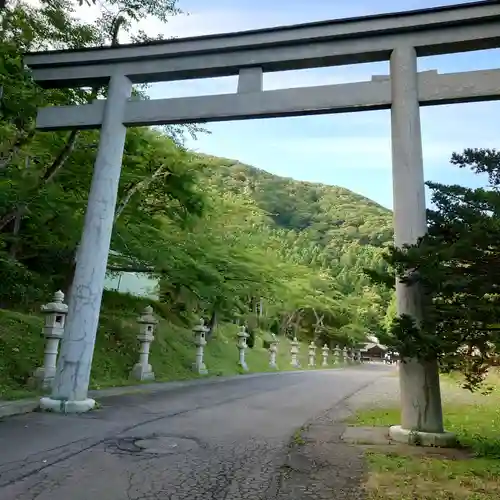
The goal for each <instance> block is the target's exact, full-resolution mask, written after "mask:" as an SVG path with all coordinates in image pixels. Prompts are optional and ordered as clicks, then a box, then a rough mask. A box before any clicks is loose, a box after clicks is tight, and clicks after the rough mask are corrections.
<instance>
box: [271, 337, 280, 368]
mask: <svg viewBox="0 0 500 500" xmlns="http://www.w3.org/2000/svg"><path fill="white" fill-rule="evenodd" d="M271 337H272V340H271V342H270V346H269V367H270V368H273V369H275V370H277V369H278V365H277V364H276V353H277V352H278V339H277V338H276V335H275V334H274V333H272V334H271Z"/></svg>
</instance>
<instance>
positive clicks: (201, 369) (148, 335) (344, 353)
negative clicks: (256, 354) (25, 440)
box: [34, 291, 361, 389]
mask: <svg viewBox="0 0 500 500" xmlns="http://www.w3.org/2000/svg"><path fill="white" fill-rule="evenodd" d="M41 311H42V313H43V315H44V327H43V335H44V337H45V339H46V344H45V355H44V363H43V366H42V367H40V368H38V369H37V370H36V371H35V373H34V379H35V381H36V383H37V385H38V386H39V387H42V388H44V389H49V388H50V387H51V386H52V382H53V380H54V377H55V374H56V366H57V354H58V350H59V341H60V340H61V338H62V337H63V335H64V326H65V322H66V316H67V314H68V306H67V305H66V304H65V303H64V293H63V292H61V291H58V292H56V293H55V294H54V298H53V301H52V302H50V303H48V304H45V305H44V306H42V308H41ZM137 323H138V324H139V334H138V335H137V340H138V341H139V343H140V349H139V360H138V362H137V363H136V364H135V365H134V367H133V368H132V372H131V376H132V377H133V378H135V379H137V380H141V381H148V380H149V381H152V380H154V379H155V375H154V372H153V369H152V367H151V364H150V363H149V351H150V346H151V343H152V342H153V340H154V331H155V328H156V326H157V324H158V320H157V319H156V318H155V316H154V314H153V308H152V307H151V306H147V307H146V308H145V309H144V311H143V313H142V315H141V316H140V317H139V318H138V319H137ZM208 330H209V329H208V328H207V327H206V326H205V324H204V321H203V320H200V323H199V324H198V325H196V326H195V327H194V328H193V334H194V345H195V347H196V354H195V360H194V363H193V366H192V369H193V371H195V372H196V373H198V374H200V375H206V374H207V373H208V370H207V367H206V366H205V362H204V351H205V346H206V344H207V340H206V334H207V333H208ZM248 337H249V334H248V333H247V331H246V327H245V326H241V327H240V328H239V330H238V334H237V339H238V340H237V344H236V345H237V348H238V366H239V367H240V368H241V370H242V371H244V372H247V371H248V370H249V368H248V365H247V362H246V350H247V348H248V345H247V339H248ZM269 344H270V345H269V349H268V351H269V367H270V368H272V369H275V370H277V369H278V364H277V352H278V339H277V338H276V336H275V335H274V334H272V340H271V342H270V343H269ZM290 345H291V348H290V354H291V365H292V366H293V367H295V368H300V362H299V359H298V356H299V341H298V340H297V338H294V339H293V340H292V341H291V342H290ZM316 350H317V346H316V345H315V343H314V342H311V343H310V344H309V347H308V367H309V368H313V367H315V366H316ZM329 353H330V349H329V348H328V346H327V345H326V344H325V345H324V346H323V347H322V348H321V356H322V363H321V366H323V367H326V366H328V356H329ZM333 353H334V357H335V361H336V362H345V361H357V362H360V361H361V355H360V352H359V351H357V352H356V353H354V352H352V351H350V352H349V351H348V350H347V349H346V348H344V349H343V350H340V348H338V347H336V348H335V349H334V350H333Z"/></svg>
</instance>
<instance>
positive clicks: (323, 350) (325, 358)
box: [321, 344, 330, 366]
mask: <svg viewBox="0 0 500 500" xmlns="http://www.w3.org/2000/svg"><path fill="white" fill-rule="evenodd" d="M329 352H330V349H328V346H327V345H326V344H325V345H324V346H323V347H322V348H321V355H322V356H323V363H321V366H328V353H329Z"/></svg>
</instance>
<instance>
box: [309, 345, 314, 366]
mask: <svg viewBox="0 0 500 500" xmlns="http://www.w3.org/2000/svg"><path fill="white" fill-rule="evenodd" d="M308 366H309V367H310V368H313V367H315V366H316V344H315V343H314V342H311V343H310V344H309V363H308Z"/></svg>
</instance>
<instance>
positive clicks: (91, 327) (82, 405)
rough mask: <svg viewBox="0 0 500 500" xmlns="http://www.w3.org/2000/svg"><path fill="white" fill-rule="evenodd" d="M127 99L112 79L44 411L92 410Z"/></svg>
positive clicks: (117, 78)
mask: <svg viewBox="0 0 500 500" xmlns="http://www.w3.org/2000/svg"><path fill="white" fill-rule="evenodd" d="M131 93H132V82H131V81H130V80H129V79H128V78H127V77H126V76H123V75H120V74H117V75H114V76H113V77H112V78H111V80H110V82H109V87H108V96H107V100H106V102H105V105H104V114H103V121H102V127H101V133H100V140H99V148H98V150H97V158H96V161H95V165H94V173H93V175H92V183H91V186H90V193H89V198H88V202H87V211H86V213H85V222H84V226H83V234H82V239H81V245H80V249H79V252H78V258H77V262H76V269H75V276H74V279H73V286H72V289H71V297H70V301H69V304H68V307H69V309H68V316H67V320H66V328H65V334H64V337H63V339H62V342H61V350H60V354H59V358H58V362H57V371H56V375H55V378H54V382H53V386H52V387H53V389H52V395H51V396H50V397H47V398H41V400H40V407H41V408H42V409H45V410H51V411H56V412H63V413H80V412H85V411H88V410H91V409H92V408H94V406H95V401H94V400H93V399H90V398H89V397H88V395H87V393H88V388H89V381H90V370H91V368H92V357H93V354H94V344H95V337H96V333H97V326H98V322H99V311H100V309H101V300H102V292H103V289H104V278H105V275H106V267H107V262H108V252H109V246H110V242H111V232H112V230H113V220H114V216H115V208H116V199H117V195H118V184H119V182H120V173H121V166H122V158H123V148H124V145H125V134H126V128H125V125H123V117H124V111H125V107H126V104H127V101H128V99H129V98H130V95H131ZM75 112H76V113H78V109H77V108H75Z"/></svg>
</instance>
